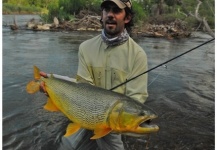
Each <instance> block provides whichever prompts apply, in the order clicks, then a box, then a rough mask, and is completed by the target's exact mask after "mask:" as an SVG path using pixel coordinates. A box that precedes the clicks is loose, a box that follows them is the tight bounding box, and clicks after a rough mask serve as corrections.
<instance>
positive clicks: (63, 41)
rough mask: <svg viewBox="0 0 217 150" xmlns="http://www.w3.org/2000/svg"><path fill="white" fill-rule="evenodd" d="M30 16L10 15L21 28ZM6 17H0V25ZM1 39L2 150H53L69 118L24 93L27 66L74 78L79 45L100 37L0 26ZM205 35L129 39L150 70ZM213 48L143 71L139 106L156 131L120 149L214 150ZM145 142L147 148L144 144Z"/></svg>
mask: <svg viewBox="0 0 217 150" xmlns="http://www.w3.org/2000/svg"><path fill="white" fill-rule="evenodd" d="M32 17H34V18H37V19H39V18H38V16H30V15H21V16H16V20H17V24H18V25H21V24H22V25H23V24H25V23H26V22H27V21H28V20H29V19H31V18H32ZM12 20H13V16H10V15H3V24H10V23H11V22H12ZM2 32H3V33H2V35H3V40H2V43H3V52H2V57H3V149H4V150H24V149H25V150H27V149H29V150H55V149H58V146H59V144H60V143H61V141H60V139H61V136H62V134H63V132H64V131H65V128H66V126H67V123H68V120H66V119H65V117H63V116H62V115H61V114H60V113H51V112H47V111H46V110H44V109H43V105H44V104H45V102H46V99H47V98H46V96H45V95H43V94H42V93H37V94H34V95H30V94H27V93H26V91H25V86H26V84H27V83H28V82H29V81H30V80H32V79H33V73H32V71H33V69H32V67H33V65H36V66H38V67H39V68H40V69H41V70H43V71H46V72H50V73H56V74H61V75H66V76H69V77H74V76H75V75H76V70H77V65H78V57H77V53H78V47H79V44H80V43H81V42H82V41H84V40H86V39H89V38H91V37H93V36H95V35H97V34H99V32H76V31H74V32H49V31H46V32H43V31H38V32H35V31H30V30H18V31H11V30H10V29H9V27H7V26H4V27H3V28H2ZM209 39H211V37H210V36H209V35H207V34H205V33H200V32H196V33H193V34H192V37H191V38H186V39H175V40H167V39H163V38H147V37H142V38H135V41H137V42H138V44H139V45H140V46H141V47H143V49H144V50H145V51H146V53H147V56H148V65H149V68H152V67H155V66H156V65H158V64H160V63H162V62H165V61H167V60H169V59H171V58H173V57H175V56H177V55H179V54H181V53H183V52H185V51H187V50H189V49H191V48H193V47H195V46H197V45H199V44H201V43H203V42H205V41H207V40H209ZM214 50H215V45H214V42H211V43H209V44H207V45H204V46H202V47H200V48H198V49H196V50H194V51H192V52H190V53H188V54H186V55H184V56H182V57H180V58H178V59H176V60H174V61H172V62H169V63H168V64H166V65H164V66H162V67H159V68H158V69H155V70H153V71H151V72H149V86H148V91H149V98H148V100H147V102H146V105H148V106H149V107H151V108H153V109H154V110H155V111H156V112H157V113H158V115H159V117H158V118H157V119H156V120H153V122H154V123H155V124H158V125H159V127H160V131H159V132H158V133H154V134H151V135H150V137H149V139H147V138H146V137H144V138H139V139H138V138H134V137H125V136H124V137H123V140H124V144H125V147H126V150H144V149H151V150H152V149H156V150H188V149H189V150H192V149H195V150H196V149H197V150H213V149H214V145H215V144H214V143H215V142H214V138H215V132H214V127H215V121H214V116H215V109H214V108H215V102H214V98H215V96H214V95H215V94H214V89H215V87H214V83H215V77H214V73H215V66H214V61H215V60H214V58H215V57H214V55H215V52H214ZM147 141H148V144H147Z"/></svg>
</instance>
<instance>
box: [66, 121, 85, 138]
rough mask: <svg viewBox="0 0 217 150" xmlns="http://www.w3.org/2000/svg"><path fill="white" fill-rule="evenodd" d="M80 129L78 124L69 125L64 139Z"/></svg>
mask: <svg viewBox="0 0 217 150" xmlns="http://www.w3.org/2000/svg"><path fill="white" fill-rule="evenodd" d="M80 128H81V125H80V124H77V123H70V124H69V125H68V127H67V129H66V134H65V135H64V136H65V137H66V136H70V135H71V134H74V133H75V132H77V131H78V130H79V129H80Z"/></svg>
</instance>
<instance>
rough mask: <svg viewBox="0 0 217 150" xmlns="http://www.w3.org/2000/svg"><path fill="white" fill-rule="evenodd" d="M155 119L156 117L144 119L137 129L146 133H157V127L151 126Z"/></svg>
mask: <svg viewBox="0 0 217 150" xmlns="http://www.w3.org/2000/svg"><path fill="white" fill-rule="evenodd" d="M155 118H157V116H153V117H150V118H146V119H144V120H142V121H141V122H140V124H139V125H138V127H137V129H138V130H141V131H143V132H146V133H152V132H157V131H158V130H159V127H158V126H157V125H156V124H153V122H152V120H153V119H155Z"/></svg>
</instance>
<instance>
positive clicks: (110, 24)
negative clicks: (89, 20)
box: [103, 20, 122, 37]
mask: <svg viewBox="0 0 217 150" xmlns="http://www.w3.org/2000/svg"><path fill="white" fill-rule="evenodd" d="M103 28H104V31H105V34H106V35H107V36H109V37H115V36H117V35H119V34H120V33H121V32H122V29H121V28H120V27H119V26H118V24H117V22H116V21H113V20H106V21H105V22H104V23H103Z"/></svg>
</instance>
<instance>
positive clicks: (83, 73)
mask: <svg viewBox="0 0 217 150" xmlns="http://www.w3.org/2000/svg"><path fill="white" fill-rule="evenodd" d="M78 55H79V65H78V72H77V75H78V78H77V79H78V81H79V79H85V80H86V81H88V82H89V83H91V84H94V85H96V86H98V87H101V88H105V89H111V88H112V87H115V86H116V85H119V84H120V83H123V82H125V81H126V80H128V79H131V78H133V77H135V76H136V75H139V74H141V73H142V72H145V71H147V69H148V68H147V57H146V54H145V52H144V50H143V49H142V48H141V47H140V46H139V45H138V44H137V43H135V42H134V41H133V39H132V38H129V40H127V41H126V42H125V43H124V44H121V45H118V46H108V45H107V44H105V43H104V42H103V40H102V38H101V35H98V36H96V37H94V38H92V39H90V40H87V41H85V42H83V43H82V44H81V45H80V47H79V53H78ZM114 91H115V92H118V93H122V94H125V95H127V96H130V97H132V98H134V99H136V100H138V101H140V102H142V103H144V102H145V101H146V99H147V97H148V93H147V74H144V75H142V76H140V77H138V78H136V79H134V80H132V81H130V82H128V83H126V84H124V85H122V86H120V87H118V88H116V89H114Z"/></svg>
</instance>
